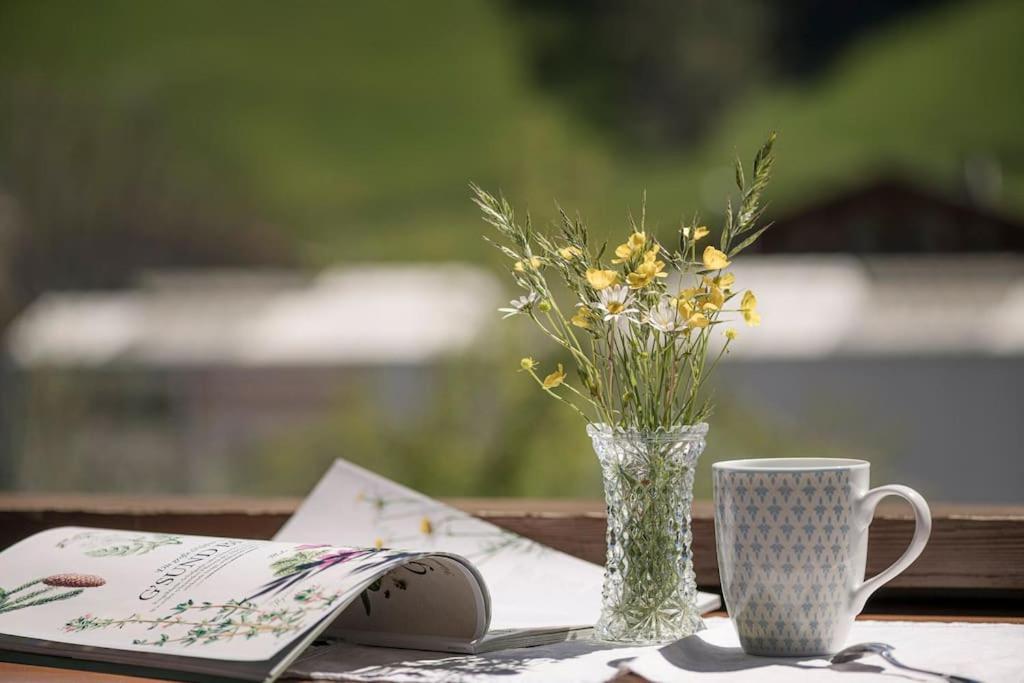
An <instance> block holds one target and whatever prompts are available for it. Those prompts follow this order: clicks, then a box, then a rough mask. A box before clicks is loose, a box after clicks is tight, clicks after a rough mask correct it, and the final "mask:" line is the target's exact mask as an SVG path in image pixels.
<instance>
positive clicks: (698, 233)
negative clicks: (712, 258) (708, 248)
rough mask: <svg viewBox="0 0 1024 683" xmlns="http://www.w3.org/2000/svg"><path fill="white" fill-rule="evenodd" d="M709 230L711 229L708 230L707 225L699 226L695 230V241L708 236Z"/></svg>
mask: <svg viewBox="0 0 1024 683" xmlns="http://www.w3.org/2000/svg"><path fill="white" fill-rule="evenodd" d="M709 232H711V231H710V230H708V229H707V227H706V226H703V225H702V226H700V227H698V228H697V229H695V230H694V231H693V241H694V242H696V241H697V240H700V239H703V238H705V237H707V236H708V233H709Z"/></svg>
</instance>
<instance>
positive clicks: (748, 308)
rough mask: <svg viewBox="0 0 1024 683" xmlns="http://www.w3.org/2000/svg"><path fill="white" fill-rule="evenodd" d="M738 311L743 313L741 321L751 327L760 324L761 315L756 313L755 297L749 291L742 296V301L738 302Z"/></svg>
mask: <svg viewBox="0 0 1024 683" xmlns="http://www.w3.org/2000/svg"><path fill="white" fill-rule="evenodd" d="M740 311H742V313H743V319H744V320H745V321H747V324H748V325H750V326H751V327H757V326H758V325H760V324H761V314H760V313H758V312H757V297H756V296H754V293H753V292H752V291H750V290H749V289H748V290H747V291H746V292H745V293H744V294H743V299H742V300H741V301H740Z"/></svg>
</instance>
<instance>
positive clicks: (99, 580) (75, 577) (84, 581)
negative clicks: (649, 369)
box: [43, 574, 107, 588]
mask: <svg viewBox="0 0 1024 683" xmlns="http://www.w3.org/2000/svg"><path fill="white" fill-rule="evenodd" d="M106 582H107V580H106V579H104V578H103V577H102V576H96V575H95V574H54V575H53V576H47V577H46V578H45V579H43V583H45V584H46V585H47V586H60V587H61V588H97V587H99V586H102V585H103V584H105V583H106Z"/></svg>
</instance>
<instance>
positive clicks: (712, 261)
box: [704, 244, 730, 270]
mask: <svg viewBox="0 0 1024 683" xmlns="http://www.w3.org/2000/svg"><path fill="white" fill-rule="evenodd" d="M729 263H730V261H729V259H728V257H727V256H726V255H725V253H724V252H721V251H719V250H718V249H715V248H714V247H713V246H711V245H710V244H709V245H708V246H706V247H704V267H705V268H710V269H711V270H721V269H722V268H728V267H729Z"/></svg>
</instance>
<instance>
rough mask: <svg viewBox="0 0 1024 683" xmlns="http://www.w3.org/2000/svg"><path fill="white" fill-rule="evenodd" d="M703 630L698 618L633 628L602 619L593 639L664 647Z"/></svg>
mask: <svg viewBox="0 0 1024 683" xmlns="http://www.w3.org/2000/svg"><path fill="white" fill-rule="evenodd" d="M704 628H705V626H704V620H703V619H701V618H700V617H699V616H698V617H689V618H685V619H680V620H672V621H671V622H665V621H660V622H657V623H654V624H652V623H646V624H644V625H642V626H635V627H631V626H629V625H627V624H623V623H621V622H617V621H615V620H605V619H604V618H602V619H601V621H599V622H598V623H597V624H596V625H595V626H594V638H596V639H597V640H601V641H604V642H608V643H620V644H629V645H665V644H667V643H674V642H675V641H677V640H682V639H683V638H688V637H689V636H692V635H693V634H695V633H697V632H698V631H703V630H704Z"/></svg>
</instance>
